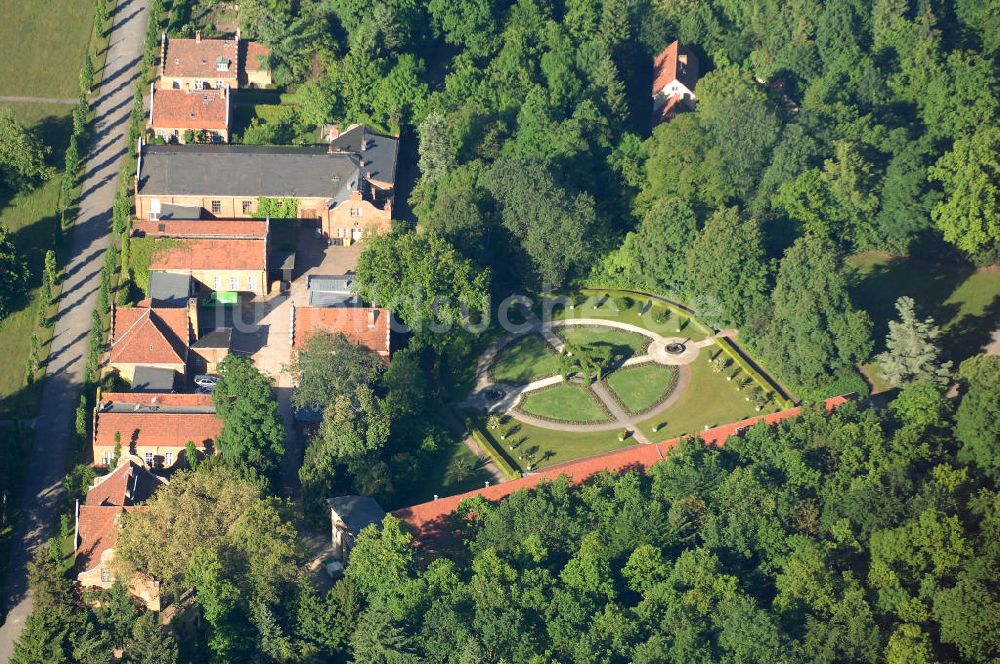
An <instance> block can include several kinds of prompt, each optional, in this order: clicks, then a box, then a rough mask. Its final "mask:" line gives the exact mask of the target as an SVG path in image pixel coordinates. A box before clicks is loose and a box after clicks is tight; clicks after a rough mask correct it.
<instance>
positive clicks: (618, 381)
mask: <svg viewBox="0 0 1000 664" xmlns="http://www.w3.org/2000/svg"><path fill="white" fill-rule="evenodd" d="M677 377H678V370H677V368H676V367H672V366H665V365H662V364H656V363H654V362H649V363H646V364H638V365H635V366H631V367H625V368H622V369H618V370H617V371H615V372H613V373H611V374H609V375H608V376H607V378H605V379H604V382H605V383H606V384H607V386H608V388H609V389H610V391H611V394H613V395H614V397H615V398H616V399H617V400H618V402H619V403H620V404H621V406H622V407H623V408H624V409H625V410H627V411H628V412H629V413H631V414H633V415H638V414H639V413H643V412H645V411H647V410H649V409H650V408H652V407H654V406H656V405H657V404H660V403H663V401H664V400H665V399H667V398H668V397H669V396H670V395H671V394H672V393H673V391H674V388H675V387H677Z"/></svg>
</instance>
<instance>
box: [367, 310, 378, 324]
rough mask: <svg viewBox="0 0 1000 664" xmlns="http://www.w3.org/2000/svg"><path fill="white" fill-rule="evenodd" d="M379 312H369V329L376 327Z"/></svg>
mask: <svg viewBox="0 0 1000 664" xmlns="http://www.w3.org/2000/svg"><path fill="white" fill-rule="evenodd" d="M377 315H378V312H377V311H375V309H369V310H368V327H375V318H376V316H377Z"/></svg>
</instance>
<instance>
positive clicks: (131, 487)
mask: <svg viewBox="0 0 1000 664" xmlns="http://www.w3.org/2000/svg"><path fill="white" fill-rule="evenodd" d="M166 483H167V481H166V480H165V479H163V478H162V477H159V476H157V475H154V474H153V473H151V472H150V471H149V468H148V467H147V466H146V465H145V464H144V463H143V462H142V460H141V459H140V458H138V457H135V456H130V455H127V454H123V455H122V456H121V458H120V459H119V460H118V465H117V467H116V468H115V469H114V470H113V471H111V472H110V473H108V474H107V475H104V476H103V477H98V478H97V479H96V480H94V485H93V486H92V487H91V488H90V490H89V491H88V492H87V497H86V499H85V500H84V502H83V503H82V504H81V503H80V501H79V500H77V502H76V531H75V533H74V550H75V551H76V564H75V567H76V578H77V580H78V581H79V582H80V585H81V586H83V587H85V588H103V589H108V588H110V587H111V585H112V584H113V583H114V580H115V571H116V570H115V564H114V563H115V545H116V544H117V543H118V534H119V532H121V529H122V527H123V525H124V516H125V515H126V514H128V513H129V512H134V511H136V510H141V509H142V507H141V506H140V504H141V503H143V502H145V501H146V500H148V499H149V498H150V497H151V496H152V495H153V493H155V492H156V490H157V489H158V488H159V487H161V486H163V485H164V484H166ZM128 585H129V592H130V593H131V594H132V595H133V596H134V597H136V598H138V599H139V600H141V601H142V602H143V603H144V604H145V605H146V607H147V608H148V609H149V610H151V611H159V610H160V584H159V582H157V581H156V580H154V579H152V578H150V577H148V576H146V575H144V574H139V573H136V574H133V575H132V578H131V579H130V580H129V584H128Z"/></svg>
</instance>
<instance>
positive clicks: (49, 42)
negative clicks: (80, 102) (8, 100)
mask: <svg viewBox="0 0 1000 664" xmlns="http://www.w3.org/2000/svg"><path fill="white" fill-rule="evenodd" d="M94 7H95V2H94V0H46V1H45V2H24V1H23V0H0V15H2V16H3V22H2V23H0V95H13V96H30V97H66V98H75V97H76V96H77V95H78V94H79V74H80V67H81V66H82V65H83V55H84V53H86V52H87V49H88V48H89V45H90V42H91V36H92V34H93V26H94ZM95 65H96V63H95ZM95 70H96V66H95Z"/></svg>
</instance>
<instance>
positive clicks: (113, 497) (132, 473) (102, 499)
mask: <svg viewBox="0 0 1000 664" xmlns="http://www.w3.org/2000/svg"><path fill="white" fill-rule="evenodd" d="M164 483H166V480H164V479H162V478H160V477H157V476H156V475H154V474H153V473H151V472H149V470H147V469H146V467H145V466H144V465H142V464H141V463H136V462H135V461H133V460H132V459H131V458H129V459H126V460H125V461H124V462H122V463H121V465H119V466H118V467H117V468H115V469H114V470H113V471H112V472H110V473H108V474H107V475H104V476H103V477H98V478H97V479H96V480H95V484H94V487H93V488H92V489H90V491H88V492H87V499H86V501H85V504H87V505H118V506H119V507H120V506H123V505H135V504H136V503H141V502H144V501H145V500H147V499H149V497H150V496H152V495H153V493H154V492H155V491H156V489H158V488H159V487H160V485H161V484H164Z"/></svg>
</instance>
